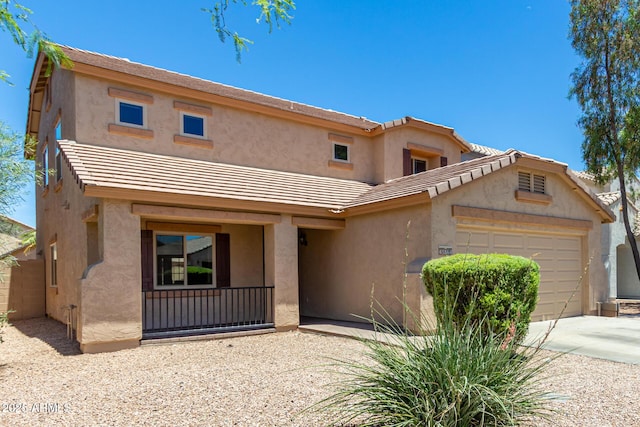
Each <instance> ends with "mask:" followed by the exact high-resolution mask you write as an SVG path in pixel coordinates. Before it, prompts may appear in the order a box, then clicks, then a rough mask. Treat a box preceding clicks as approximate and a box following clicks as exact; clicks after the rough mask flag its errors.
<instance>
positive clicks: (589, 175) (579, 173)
mask: <svg viewBox="0 0 640 427" xmlns="http://www.w3.org/2000/svg"><path fill="white" fill-rule="evenodd" d="M573 173H574V174H575V175H576V176H577V177H578V178H580V179H582V180H585V181H593V182H595V180H596V179H595V177H594V176H593V174H592V173H589V172H587V171H573Z"/></svg>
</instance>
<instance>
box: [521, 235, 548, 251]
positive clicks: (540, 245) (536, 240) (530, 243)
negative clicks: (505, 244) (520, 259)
mask: <svg viewBox="0 0 640 427" xmlns="http://www.w3.org/2000/svg"><path fill="white" fill-rule="evenodd" d="M527 237H528V239H527V247H528V248H529V249H533V250H543V249H544V250H549V249H553V239H549V238H548V237H540V236H532V235H527Z"/></svg>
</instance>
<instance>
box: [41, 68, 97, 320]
mask: <svg viewBox="0 0 640 427" xmlns="http://www.w3.org/2000/svg"><path fill="white" fill-rule="evenodd" d="M49 84H50V85H51V87H52V89H51V94H52V97H51V105H50V107H49V108H48V109H47V106H46V105H43V106H42V107H41V108H42V116H41V120H40V125H39V126H40V132H39V139H38V142H39V143H38V149H37V153H36V163H37V165H38V167H39V168H41V167H42V165H41V153H42V150H43V148H44V144H45V141H47V139H48V142H49V169H50V170H55V166H56V164H55V148H56V143H55V141H56V140H55V125H56V120H57V118H58V116H60V118H61V120H62V137H63V139H73V138H75V124H76V123H75V121H74V116H75V112H76V110H75V104H74V94H75V84H74V78H73V73H71V72H69V71H66V70H62V69H56V70H54V71H53V74H52V75H51V78H50V81H49ZM94 203H96V200H95V199H91V198H85V197H84V196H83V195H82V192H81V190H80V188H79V186H78V184H77V183H76V182H75V178H74V177H73V175H72V174H71V173H70V171H69V170H68V168H67V166H66V164H65V163H64V162H63V164H62V184H61V185H58V183H57V182H56V177H55V175H50V176H49V186H48V189H43V187H42V186H37V187H36V228H37V230H38V231H37V245H36V250H35V253H36V254H37V256H38V258H39V259H44V260H45V281H46V286H45V292H46V309H47V310H46V311H47V315H48V316H50V317H52V318H54V319H57V320H59V321H66V320H67V313H68V312H67V310H68V307H69V306H70V305H75V306H79V304H80V301H79V290H78V279H79V278H80V277H81V276H82V273H83V271H84V270H85V268H86V265H87V259H86V246H87V238H86V226H85V224H84V223H82V221H81V217H82V213H83V212H84V211H85V210H86V209H88V208H89V207H90V206H92V205H93V204H94ZM54 241H55V242H56V245H57V251H58V260H59V262H58V273H57V277H58V287H57V288H52V287H51V286H50V284H51V259H50V258H51V257H50V250H49V246H50V244H51V243H52V242H54Z"/></svg>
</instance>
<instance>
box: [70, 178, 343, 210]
mask: <svg viewBox="0 0 640 427" xmlns="http://www.w3.org/2000/svg"><path fill="white" fill-rule="evenodd" d="M80 185H81V188H82V191H83V193H84V195H85V196H87V197H96V198H108V199H119V200H129V201H135V202H146V203H164V204H166V203H171V204H172V205H181V206H196V207H211V208H218V209H233V210H242V211H250V212H263V213H277V214H290V215H305V216H312V217H320V218H338V217H341V216H342V215H341V214H342V212H343V210H342V209H341V208H340V207H339V206H306V205H300V204H293V203H279V202H266V201H253V200H240V199H231V198H223V197H210V196H198V195H190V194H176V193H167V192H160V191H152V190H132V189H125V188H116V187H106V186H98V185H94V184H82V183H80Z"/></svg>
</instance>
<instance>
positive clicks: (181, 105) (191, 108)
mask: <svg viewBox="0 0 640 427" xmlns="http://www.w3.org/2000/svg"><path fill="white" fill-rule="evenodd" d="M173 108H175V109H176V110H182V111H188V112H190V113H196V114H202V115H203V116H213V111H212V110H211V107H204V106H202V105H193V104H187V103H186V102H181V101H173Z"/></svg>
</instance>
